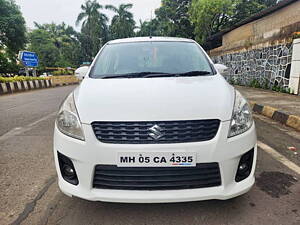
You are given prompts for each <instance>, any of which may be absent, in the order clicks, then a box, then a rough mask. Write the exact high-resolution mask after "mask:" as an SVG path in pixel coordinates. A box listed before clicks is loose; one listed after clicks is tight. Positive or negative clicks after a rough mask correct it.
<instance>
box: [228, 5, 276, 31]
mask: <svg viewBox="0 0 300 225" xmlns="http://www.w3.org/2000/svg"><path fill="white" fill-rule="evenodd" d="M276 3H277V0H238V1H236V2H235V3H234V4H236V5H235V9H234V12H235V13H234V15H233V16H232V18H231V21H230V22H229V24H228V25H229V26H232V25H234V24H236V23H238V22H240V21H242V20H244V19H246V18H248V17H250V16H251V15H253V14H255V13H257V12H259V11H261V10H263V9H265V8H267V7H270V6H273V5H275V4H276Z"/></svg>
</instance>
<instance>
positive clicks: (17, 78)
mask: <svg viewBox="0 0 300 225" xmlns="http://www.w3.org/2000/svg"><path fill="white" fill-rule="evenodd" d="M48 79H49V78H47V77H25V76H14V77H0V83H6V82H16V81H28V80H48Z"/></svg>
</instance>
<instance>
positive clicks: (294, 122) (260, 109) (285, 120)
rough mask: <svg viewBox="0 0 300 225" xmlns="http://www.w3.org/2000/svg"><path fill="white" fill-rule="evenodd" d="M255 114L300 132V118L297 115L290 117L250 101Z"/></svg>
mask: <svg viewBox="0 0 300 225" xmlns="http://www.w3.org/2000/svg"><path fill="white" fill-rule="evenodd" d="M250 105H251V107H252V110H253V112H255V113H258V114H261V115H264V116H266V117H268V118H270V119H272V120H275V121H277V122H279V123H281V124H284V125H286V126H289V127H292V128H294V129H296V130H298V131H300V117H299V116H295V115H290V114H287V113H285V112H282V111H280V110H278V109H276V108H273V107H271V106H265V105H261V104H257V103H256V102H253V101H250Z"/></svg>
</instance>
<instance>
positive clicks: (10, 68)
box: [0, 50, 20, 73]
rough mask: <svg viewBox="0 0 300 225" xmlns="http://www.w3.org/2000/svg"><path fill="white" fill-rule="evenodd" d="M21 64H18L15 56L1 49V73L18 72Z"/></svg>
mask: <svg viewBox="0 0 300 225" xmlns="http://www.w3.org/2000/svg"><path fill="white" fill-rule="evenodd" d="M19 69H20V66H19V65H17V64H16V59H15V57H14V56H11V55H9V54H8V53H7V52H5V51H3V52H1V50H0V73H17V72H18V71H19Z"/></svg>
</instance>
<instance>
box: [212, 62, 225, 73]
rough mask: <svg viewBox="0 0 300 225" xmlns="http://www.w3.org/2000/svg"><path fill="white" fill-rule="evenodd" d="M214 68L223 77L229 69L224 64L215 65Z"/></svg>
mask: <svg viewBox="0 0 300 225" xmlns="http://www.w3.org/2000/svg"><path fill="white" fill-rule="evenodd" d="M214 66H215V68H216V69H217V70H218V72H219V73H220V74H222V75H224V74H225V73H226V72H227V70H228V67H227V66H225V65H223V64H215V65H214Z"/></svg>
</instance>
